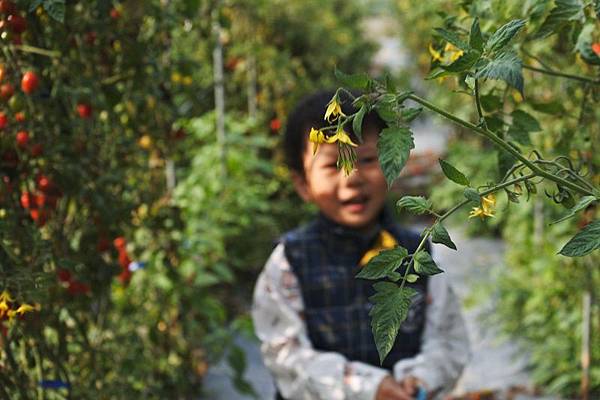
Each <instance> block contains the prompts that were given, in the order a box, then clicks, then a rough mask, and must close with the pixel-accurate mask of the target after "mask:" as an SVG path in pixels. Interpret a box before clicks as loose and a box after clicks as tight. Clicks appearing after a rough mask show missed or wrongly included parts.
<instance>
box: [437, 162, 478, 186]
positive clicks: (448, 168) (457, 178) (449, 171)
mask: <svg viewBox="0 0 600 400" xmlns="http://www.w3.org/2000/svg"><path fill="white" fill-rule="evenodd" d="M439 162H440V167H442V171H443V172H444V175H446V178H448V179H450V180H451V181H452V182H455V183H458V184H459V185H463V186H469V185H470V184H471V183H470V182H469V179H468V178H467V177H466V176H465V175H464V174H463V173H462V172H460V171H459V170H457V169H456V168H454V166H453V165H452V164H450V163H449V162H448V161H444V160H442V159H441V158H440V159H439Z"/></svg>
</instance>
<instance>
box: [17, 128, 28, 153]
mask: <svg viewBox="0 0 600 400" xmlns="http://www.w3.org/2000/svg"><path fill="white" fill-rule="evenodd" d="M16 138H17V147H20V148H22V149H24V148H25V147H27V143H29V133H27V131H19V132H17V137H16Z"/></svg>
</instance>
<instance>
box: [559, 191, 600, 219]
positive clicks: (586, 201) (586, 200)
mask: <svg viewBox="0 0 600 400" xmlns="http://www.w3.org/2000/svg"><path fill="white" fill-rule="evenodd" d="M597 200H598V199H596V197H594V196H585V197H582V198H581V200H579V202H578V203H577V204H576V205H575V206H574V207H573V208H571V209H570V210H569V212H567V213H566V214H565V215H563V216H562V217H561V218H560V219H557V220H556V221H554V222H550V225H554V224H557V223H559V222H562V221H564V220H567V219H569V218H571V217H573V216H574V215H575V214H577V213H578V212H579V211H581V210H584V209H585V208H586V207H587V206H589V205H590V204H592V203H593V202H594V201H597Z"/></svg>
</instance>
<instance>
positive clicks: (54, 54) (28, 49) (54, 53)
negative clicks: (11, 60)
mask: <svg viewBox="0 0 600 400" xmlns="http://www.w3.org/2000/svg"><path fill="white" fill-rule="evenodd" d="M14 48H15V49H16V50H20V51H23V52H26V53H35V54H39V55H42V56H46V57H51V58H58V57H60V51H56V50H46V49H41V48H39V47H35V46H30V45H28V44H20V45H17V46H14Z"/></svg>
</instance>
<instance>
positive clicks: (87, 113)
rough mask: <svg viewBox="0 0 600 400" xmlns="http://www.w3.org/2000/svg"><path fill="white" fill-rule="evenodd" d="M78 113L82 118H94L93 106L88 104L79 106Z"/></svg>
mask: <svg viewBox="0 0 600 400" xmlns="http://www.w3.org/2000/svg"><path fill="white" fill-rule="evenodd" d="M77 113H78V114H79V117H81V118H84V119H85V118H89V117H91V116H92V106H90V105H89V104H87V103H79V104H77Z"/></svg>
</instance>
